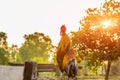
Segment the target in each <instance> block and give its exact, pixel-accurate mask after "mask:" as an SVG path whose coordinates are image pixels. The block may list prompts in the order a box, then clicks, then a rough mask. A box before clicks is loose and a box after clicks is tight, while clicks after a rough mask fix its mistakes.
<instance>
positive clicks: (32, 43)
mask: <svg viewBox="0 0 120 80" xmlns="http://www.w3.org/2000/svg"><path fill="white" fill-rule="evenodd" d="M24 39H25V42H24V43H23V45H22V47H21V48H20V50H19V51H20V55H21V58H22V60H23V62H25V61H32V60H33V61H37V62H38V63H40V62H41V63H43V62H48V57H49V54H48V53H49V52H50V51H51V49H52V47H53V46H52V43H51V39H50V38H49V37H48V36H45V35H44V34H43V33H38V32H35V33H34V34H29V35H25V36H24Z"/></svg>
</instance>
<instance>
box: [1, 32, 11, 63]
mask: <svg viewBox="0 0 120 80" xmlns="http://www.w3.org/2000/svg"><path fill="white" fill-rule="evenodd" d="M6 39H7V35H6V33H4V32H0V64H1V65H7V64H8V62H9V60H8V52H7V48H8V46H7V41H6Z"/></svg>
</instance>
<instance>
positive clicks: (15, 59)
mask: <svg viewBox="0 0 120 80" xmlns="http://www.w3.org/2000/svg"><path fill="white" fill-rule="evenodd" d="M8 51H9V62H10V63H22V59H21V57H20V53H19V48H18V46H17V45H14V44H13V45H12V46H11V47H9V48H8Z"/></svg>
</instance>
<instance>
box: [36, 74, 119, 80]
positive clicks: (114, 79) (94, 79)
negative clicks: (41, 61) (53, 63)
mask: <svg viewBox="0 0 120 80" xmlns="http://www.w3.org/2000/svg"><path fill="white" fill-rule="evenodd" d="M41 78H50V79H53V80H60V76H56V75H55V73H49V72H48V73H46V72H45V73H40V74H39V79H38V80H41ZM64 80H67V76H64ZM77 80H104V76H77ZM109 80H120V75H117V76H109Z"/></svg>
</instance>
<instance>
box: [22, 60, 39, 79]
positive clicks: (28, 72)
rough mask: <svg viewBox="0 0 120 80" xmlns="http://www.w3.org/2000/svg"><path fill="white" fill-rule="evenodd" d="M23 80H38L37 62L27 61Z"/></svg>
mask: <svg viewBox="0 0 120 80" xmlns="http://www.w3.org/2000/svg"><path fill="white" fill-rule="evenodd" d="M23 80H37V63H36V62H25V64H24V72H23Z"/></svg>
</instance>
